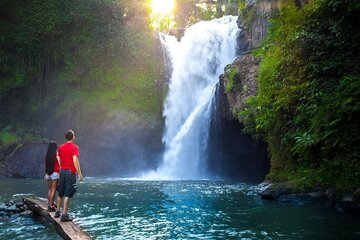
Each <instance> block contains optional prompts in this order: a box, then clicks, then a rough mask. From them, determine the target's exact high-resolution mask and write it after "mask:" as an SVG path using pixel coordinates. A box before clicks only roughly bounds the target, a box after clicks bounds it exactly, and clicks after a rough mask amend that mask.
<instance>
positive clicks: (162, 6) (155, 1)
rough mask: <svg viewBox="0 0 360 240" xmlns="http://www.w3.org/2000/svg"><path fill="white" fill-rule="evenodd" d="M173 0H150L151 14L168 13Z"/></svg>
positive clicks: (171, 9) (170, 10) (172, 6)
mask: <svg viewBox="0 0 360 240" xmlns="http://www.w3.org/2000/svg"><path fill="white" fill-rule="evenodd" d="M174 1H175V0H152V1H151V10H152V12H153V14H161V15H170V14H171V12H172V11H173V9H174Z"/></svg>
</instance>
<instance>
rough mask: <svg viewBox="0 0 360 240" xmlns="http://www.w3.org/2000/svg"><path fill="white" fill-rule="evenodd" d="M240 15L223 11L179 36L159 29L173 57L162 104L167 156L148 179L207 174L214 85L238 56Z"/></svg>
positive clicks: (169, 53)
mask: <svg viewBox="0 0 360 240" xmlns="http://www.w3.org/2000/svg"><path fill="white" fill-rule="evenodd" d="M236 19H237V17H234V16H225V17H222V18H220V19H215V20H212V21H202V22H199V23H197V24H195V25H193V26H191V27H189V28H188V29H187V30H186V31H185V34H184V36H183V38H182V39H181V41H180V42H178V41H177V40H176V38H175V37H173V36H169V35H163V34H162V35H161V36H160V37H161V41H162V44H163V47H164V49H165V50H166V54H167V59H168V60H169V61H170V66H171V71H172V72H171V77H170V83H169V92H168V95H167V98H166V101H165V104H164V113H163V114H164V117H165V132H164V135H163V143H164V144H165V152H164V156H163V162H162V164H161V165H160V166H159V168H158V169H157V170H156V171H153V172H150V173H147V174H145V176H144V178H150V179H199V178H205V177H207V176H206V170H205V169H206V156H207V154H206V150H207V144H208V136H209V134H208V132H209V125H210V119H211V104H212V102H213V101H212V98H213V97H214V88H215V85H216V83H217V82H218V79H219V75H220V74H221V73H222V72H223V71H224V67H225V66H226V65H227V64H229V63H231V62H232V61H233V59H234V58H235V52H236V42H237V36H238V32H239V29H238V27H237V24H236Z"/></svg>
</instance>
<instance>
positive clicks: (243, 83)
mask: <svg viewBox="0 0 360 240" xmlns="http://www.w3.org/2000/svg"><path fill="white" fill-rule="evenodd" d="M307 2H308V0H291V1H285V0H247V1H246V5H245V7H244V8H243V9H242V10H240V14H239V18H238V21H237V24H238V26H239V28H240V29H241V33H240V36H239V44H238V45H239V46H238V53H239V56H238V57H237V58H236V59H235V60H234V62H233V63H232V64H229V65H228V66H227V67H226V68H225V71H224V74H222V75H221V76H220V81H219V82H220V87H219V91H220V95H221V96H220V102H221V112H222V114H223V115H224V116H225V117H226V118H227V119H229V120H233V119H238V120H240V121H241V119H239V115H238V113H239V112H240V111H241V110H243V109H244V107H245V100H246V99H247V98H248V97H249V96H253V95H255V94H256V91H257V90H256V86H257V73H258V67H259V64H260V61H259V60H258V59H256V58H255V57H254V56H252V55H251V54H250V53H249V51H251V50H252V49H254V48H257V47H259V45H260V43H261V41H262V40H263V39H264V38H265V36H266V33H267V31H268V28H269V26H270V19H271V18H273V17H274V16H275V15H276V14H277V13H278V12H279V11H280V10H281V8H283V7H286V6H288V5H295V6H297V7H302V6H303V5H304V4H306V3H307Z"/></svg>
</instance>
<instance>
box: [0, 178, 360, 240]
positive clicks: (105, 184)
mask: <svg viewBox="0 0 360 240" xmlns="http://www.w3.org/2000/svg"><path fill="white" fill-rule="evenodd" d="M0 193H1V194H0V202H1V201H2V202H3V201H7V200H11V199H12V200H19V199H21V197H23V196H43V197H44V196H45V193H46V185H45V182H44V181H42V180H26V179H6V180H1V182H0ZM71 213H72V214H73V215H75V217H76V219H75V222H76V223H78V224H79V225H81V226H82V227H83V228H84V229H85V230H86V231H87V232H89V233H90V234H91V235H92V236H93V237H94V238H95V239H359V238H360V221H359V217H358V216H354V215H350V214H347V213H343V212H339V211H337V210H334V209H328V208H325V207H323V206H321V205H318V204H307V205H301V206H299V205H290V204H280V203H277V202H273V201H263V200H261V199H260V198H259V197H258V196H257V190H256V188H255V187H254V186H251V185H247V184H243V183H237V182H227V181H138V180H122V179H107V178H87V179H86V180H85V181H84V182H83V183H81V184H79V186H78V193H77V195H76V196H75V198H74V201H73V202H72V204H71ZM0 219H1V220H0V239H60V238H59V237H58V236H57V235H56V233H55V231H54V230H53V229H52V227H51V226H49V225H47V224H44V223H43V222H42V221H40V220H36V219H35V220H34V219H33V218H31V217H26V216H12V217H11V218H4V217H3V218H0Z"/></svg>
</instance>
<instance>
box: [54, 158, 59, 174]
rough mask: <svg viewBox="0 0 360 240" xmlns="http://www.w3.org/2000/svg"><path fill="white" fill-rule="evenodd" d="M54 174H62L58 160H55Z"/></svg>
mask: <svg viewBox="0 0 360 240" xmlns="http://www.w3.org/2000/svg"><path fill="white" fill-rule="evenodd" d="M54 172H57V173H59V172H60V165H59V163H58V161H57V159H56V158H55V162H54Z"/></svg>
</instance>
